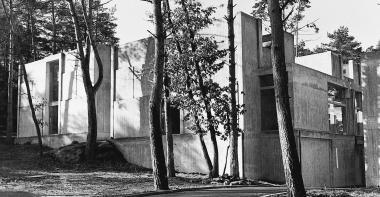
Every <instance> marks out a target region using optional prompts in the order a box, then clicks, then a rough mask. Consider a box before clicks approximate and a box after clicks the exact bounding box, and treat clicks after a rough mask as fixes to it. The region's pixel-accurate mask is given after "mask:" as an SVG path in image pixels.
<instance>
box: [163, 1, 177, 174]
mask: <svg viewBox="0 0 380 197" xmlns="http://www.w3.org/2000/svg"><path fill="white" fill-rule="evenodd" d="M163 13H166V15H167V19H168V21H169V17H170V11H169V3H168V1H167V0H165V1H164V2H163ZM166 36H167V34H166V31H164V37H165V38H166ZM165 57H167V54H166V53H165ZM166 63H167V58H165V65H166ZM164 73H165V74H164V75H165V76H164V107H163V110H164V116H165V117H164V127H165V131H166V163H167V173H168V177H175V167H174V153H173V135H172V130H171V129H170V128H169V105H170V103H169V87H170V77H169V75H168V73H167V71H164Z"/></svg>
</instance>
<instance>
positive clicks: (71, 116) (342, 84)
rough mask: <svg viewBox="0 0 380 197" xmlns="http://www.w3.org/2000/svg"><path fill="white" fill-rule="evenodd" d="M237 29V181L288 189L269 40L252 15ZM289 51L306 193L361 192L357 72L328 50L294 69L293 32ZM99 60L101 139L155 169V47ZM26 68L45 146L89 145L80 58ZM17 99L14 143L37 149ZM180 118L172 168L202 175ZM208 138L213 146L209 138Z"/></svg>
mask: <svg viewBox="0 0 380 197" xmlns="http://www.w3.org/2000/svg"><path fill="white" fill-rule="evenodd" d="M235 22H236V24H235V30H236V32H235V34H236V45H237V53H236V60H237V70H236V72H237V80H238V84H239V91H243V92H244V95H239V98H238V100H239V102H240V103H244V104H245V106H246V113H245V114H244V115H242V116H241V117H240V118H239V120H240V125H241V126H242V128H243V130H244V131H245V132H244V134H242V135H241V137H240V139H239V159H240V172H241V176H243V177H247V178H251V179H262V180H267V181H273V182H284V176H283V167H282V161H281V151H280V143H279V137H278V128H277V121H276V113H275V98H274V89H273V78H272V74H271V73H272V69H271V59H270V45H271V43H270V36H262V31H261V22H260V21H259V20H256V19H254V18H252V17H251V16H249V15H246V14H244V13H239V14H238V16H237V17H236V21H235ZM226 30H227V28H226V26H225V24H219V25H216V27H215V30H214V31H213V32H214V34H216V35H218V36H217V39H220V40H227V39H226V38H227V36H226V34H227V31H226ZM226 43H227V42H225V43H224V44H225V45H226ZM221 47H223V46H221ZM285 47H286V63H287V73H288V81H289V94H290V97H291V98H290V101H291V110H292V118H293V124H294V128H295V133H294V134H295V136H296V139H297V146H298V150H299V157H300V158H301V165H302V172H303V177H304V181H305V184H306V186H327V187H329V186H335V187H338V186H353V185H363V184H364V159H363V132H362V128H361V126H360V125H361V122H360V116H361V115H360V114H361V87H360V83H361V82H360V74H359V73H360V72H359V71H360V67H357V65H355V64H348V65H344V64H342V62H341V60H340V58H339V56H338V55H336V54H333V53H329V52H328V53H324V54H317V55H314V56H309V57H305V58H300V59H298V60H297V62H299V63H295V58H294V52H293V51H294V50H293V36H292V35H290V34H286V35H285ZM100 52H101V56H102V57H101V58H102V60H103V63H104V66H105V67H104V81H103V84H102V86H101V88H100V90H99V92H98V93H97V96H96V99H97V100H96V105H97V110H98V111H97V112H98V114H97V115H98V124H99V125H98V129H99V131H98V132H99V135H98V138H99V139H109V138H113V139H114V141H115V143H116V144H117V146H119V149H120V150H122V152H123V154H124V156H125V158H126V159H127V160H128V161H129V162H131V163H135V164H138V165H142V166H144V167H150V166H151V161H150V147H149V126H148V104H149V95H150V91H151V87H152V86H151V85H152V84H151V79H152V72H151V71H152V61H153V56H154V40H153V39H151V38H148V39H143V40H139V41H136V42H133V43H128V44H126V45H123V46H122V47H120V48H119V49H116V48H113V47H100ZM91 61H92V62H91V65H92V77H93V78H96V77H97V67H96V66H94V63H93V58H91ZM343 68H345V69H343ZM26 70H27V72H28V76H29V78H30V79H32V80H33V81H34V83H33V86H32V92H33V96H34V97H35V98H44V99H46V101H47V103H46V105H45V106H44V107H43V109H41V110H40V111H38V113H37V115H38V117H39V118H40V119H42V120H44V121H45V122H47V123H48V124H47V126H45V127H44V128H43V129H42V132H43V142H44V143H45V144H47V145H49V146H52V147H58V146H62V145H65V144H70V143H71V142H72V141H73V140H76V141H84V140H85V136H86V128H87V126H86V124H87V121H86V119H87V113H86V104H85V102H86V98H85V94H84V88H83V84H82V80H81V73H80V69H78V61H77V60H76V59H75V58H74V56H73V55H72V54H71V53H69V52H67V53H61V54H57V55H53V56H50V57H48V58H45V59H43V60H40V61H37V62H33V63H30V64H27V65H26ZM343 70H346V74H344V73H343ZM227 73H228V68H225V69H223V70H221V71H220V73H218V75H217V76H216V81H219V82H220V83H221V84H223V83H224V85H225V83H226V81H228V74H227ZM20 86H21V88H20V91H25V90H24V89H25V87H24V84H23V82H22V81H21V80H20ZM19 95H20V96H19V108H18V109H19V110H18V117H19V118H18V138H17V141H18V143H25V142H27V141H32V142H36V137H35V136H36V134H35V130H34V127H33V125H32V119H31V116H30V111H29V108H28V103H27V100H26V96H25V95H24V94H19ZM183 113H184V112H182V111H180V110H178V109H174V108H173V109H172V110H170V117H171V118H170V119H171V129H172V132H173V133H174V155H175V166H176V169H177V170H178V171H182V172H201V173H206V172H207V166H206V163H205V161H204V160H203V156H202V151H201V149H200V142H199V141H198V138H197V136H196V135H194V134H192V133H191V132H190V131H188V130H187V129H186V127H187V125H188V124H189V123H188V122H186V121H184V120H183ZM358 120H359V121H358ZM205 139H206V140H207V141H206V142H208V141H209V137H208V136H206V137H205ZM207 144H208V146H210V143H207ZM226 149H227V142H224V141H219V151H220V152H219V154H220V157H219V158H220V166H223V165H224V163H225V153H226ZM209 150H211V149H210V148H209ZM212 155H213V153H212V151H210V156H211V157H212ZM221 170H222V169H221Z"/></svg>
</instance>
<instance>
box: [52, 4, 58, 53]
mask: <svg viewBox="0 0 380 197" xmlns="http://www.w3.org/2000/svg"><path fill="white" fill-rule="evenodd" d="M54 1H55V0H51V16H52V18H51V20H52V23H53V54H56V53H57V30H56V23H55V3H54Z"/></svg>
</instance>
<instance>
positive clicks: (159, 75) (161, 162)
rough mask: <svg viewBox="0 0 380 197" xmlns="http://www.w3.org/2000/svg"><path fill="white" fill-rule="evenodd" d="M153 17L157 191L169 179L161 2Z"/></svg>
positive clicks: (164, 187)
mask: <svg viewBox="0 0 380 197" xmlns="http://www.w3.org/2000/svg"><path fill="white" fill-rule="evenodd" d="M153 15H154V22H155V30H156V35H155V57H154V60H155V61H154V62H155V63H154V79H153V80H154V82H153V89H152V94H151V97H150V104H149V126H150V147H151V154H152V168H153V180H154V187H155V189H156V190H167V189H169V186H168V178H167V176H166V165H165V155H164V149H163V145H162V132H161V120H160V119H161V118H160V117H161V107H160V105H161V99H162V87H163V71H164V61H165V60H164V56H165V54H164V50H165V47H164V44H165V43H164V42H165V36H164V28H163V17H162V12H161V0H153Z"/></svg>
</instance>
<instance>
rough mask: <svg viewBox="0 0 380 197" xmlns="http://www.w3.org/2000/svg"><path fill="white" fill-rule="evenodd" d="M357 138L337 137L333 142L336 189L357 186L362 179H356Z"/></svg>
mask: <svg viewBox="0 0 380 197" xmlns="http://www.w3.org/2000/svg"><path fill="white" fill-rule="evenodd" d="M355 156H356V154H355V138H354V137H352V136H347V137H342V136H340V137H337V138H335V139H334V140H333V147H332V160H333V162H332V164H333V176H334V183H333V184H334V187H345V186H353V185H357V182H358V180H360V179H361V177H356V176H355V175H356V173H355V172H356V170H358V169H355Z"/></svg>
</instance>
